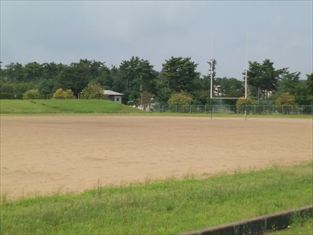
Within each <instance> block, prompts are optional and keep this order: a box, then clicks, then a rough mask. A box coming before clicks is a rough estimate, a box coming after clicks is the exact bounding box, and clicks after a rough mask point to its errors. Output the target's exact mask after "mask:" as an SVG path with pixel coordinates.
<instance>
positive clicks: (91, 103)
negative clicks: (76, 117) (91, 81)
mask: <svg viewBox="0 0 313 235" xmlns="http://www.w3.org/2000/svg"><path fill="white" fill-rule="evenodd" d="M136 112H137V113H138V112H140V111H139V110H138V109H134V108H131V107H128V106H126V105H121V104H118V103H114V102H112V101H108V100H55V99H51V100H0V113H1V114H45V113H48V114H52V113H57V114H63V113H65V114H66V113H136Z"/></svg>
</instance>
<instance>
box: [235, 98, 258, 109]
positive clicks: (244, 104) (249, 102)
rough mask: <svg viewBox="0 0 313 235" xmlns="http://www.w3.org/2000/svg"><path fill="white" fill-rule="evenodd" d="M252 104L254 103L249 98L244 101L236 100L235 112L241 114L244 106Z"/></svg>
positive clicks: (243, 99) (242, 99) (241, 99)
mask: <svg viewBox="0 0 313 235" xmlns="http://www.w3.org/2000/svg"><path fill="white" fill-rule="evenodd" d="M254 103H255V101H254V100H253V99H252V98H250V97H248V98H247V99H245V98H244V97H240V99H238V100H237V102H236V108H237V111H238V112H242V111H243V109H244V107H245V106H246V105H253V104H254Z"/></svg>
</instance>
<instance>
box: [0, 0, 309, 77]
mask: <svg viewBox="0 0 313 235" xmlns="http://www.w3.org/2000/svg"><path fill="white" fill-rule="evenodd" d="M312 30H313V29H312V1H259V2H256V1H251V2H248V1H221V2H215V1H207V2H206V1H197V2H194V1H193V2H192V1H184V2H179V1H171V2H165V1H119V2H113V1H92V2H87V1H3V0H1V61H2V62H3V64H8V63H10V62H20V63H23V64H24V63H27V62H31V61H37V62H40V63H42V62H53V61H54V62H62V63H71V62H76V61H78V60H79V59H80V58H87V59H91V60H93V59H95V60H100V61H103V62H105V63H106V64H107V65H108V66H111V65H119V64H120V62H121V61H122V60H125V59H129V58H130V57H131V56H139V57H141V58H143V59H147V60H149V61H150V62H151V63H152V64H153V65H154V66H155V69H157V70H160V69H161V67H162V63H164V61H165V60H166V59H168V58H170V57H171V56H182V57H191V58H192V60H193V61H195V62H196V63H197V64H198V65H199V66H198V71H199V72H201V73H202V74H206V73H207V69H208V66H207V61H208V59H209V58H215V59H216V60H217V63H218V65H217V76H228V77H237V78H241V77H242V75H241V73H242V71H243V70H244V68H245V66H246V64H247V61H248V60H255V61H259V62H261V61H262V60H264V59H266V58H269V59H271V60H272V61H274V63H275V64H274V65H275V67H276V68H281V67H289V68H290V71H300V72H301V73H302V74H303V75H302V78H304V74H307V73H310V72H312V70H313V69H312V34H313V32H312Z"/></svg>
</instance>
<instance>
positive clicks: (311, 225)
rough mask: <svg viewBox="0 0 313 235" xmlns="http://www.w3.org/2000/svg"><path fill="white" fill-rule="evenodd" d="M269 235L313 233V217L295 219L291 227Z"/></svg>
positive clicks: (309, 234)
mask: <svg viewBox="0 0 313 235" xmlns="http://www.w3.org/2000/svg"><path fill="white" fill-rule="evenodd" d="M268 235H313V218H310V219H306V220H300V221H295V222H294V223H292V224H291V225H290V226H289V228H287V229H284V230H281V231H277V232H273V233H269V234H268Z"/></svg>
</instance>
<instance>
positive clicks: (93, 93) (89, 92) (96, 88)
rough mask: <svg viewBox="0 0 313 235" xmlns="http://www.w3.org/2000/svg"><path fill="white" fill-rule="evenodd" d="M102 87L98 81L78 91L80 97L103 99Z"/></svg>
mask: <svg viewBox="0 0 313 235" xmlns="http://www.w3.org/2000/svg"><path fill="white" fill-rule="evenodd" d="M103 91H104V89H103V87H102V86H101V85H100V84H99V83H94V84H88V86H87V87H85V88H84V89H83V90H82V92H81V93H80V98H82V99H104V98H105V95H104V93H103Z"/></svg>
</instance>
